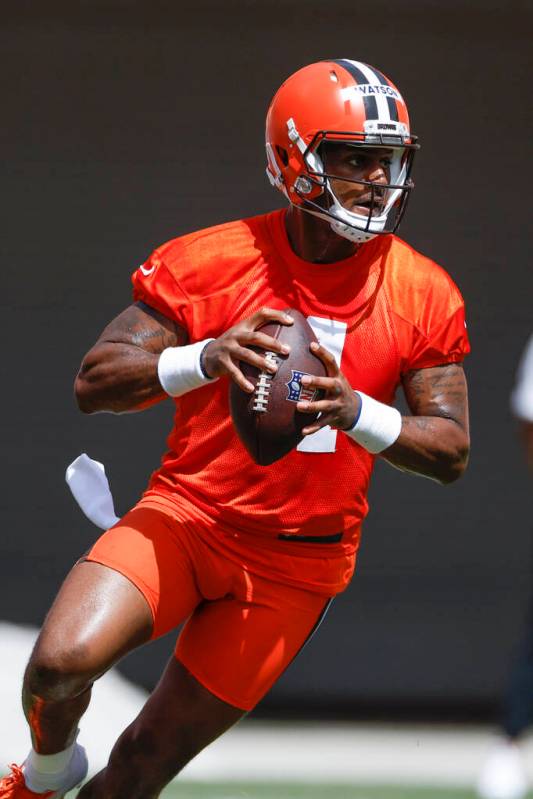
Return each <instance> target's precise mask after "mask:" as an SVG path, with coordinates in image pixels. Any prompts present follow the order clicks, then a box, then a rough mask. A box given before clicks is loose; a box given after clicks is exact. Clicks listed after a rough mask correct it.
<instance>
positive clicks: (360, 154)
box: [321, 142, 393, 216]
mask: <svg viewBox="0 0 533 799" xmlns="http://www.w3.org/2000/svg"><path fill="white" fill-rule="evenodd" d="M321 155H322V159H323V162H324V169H325V172H326V173H327V174H328V175H330V176H333V175H335V177H334V178H333V177H331V178H330V186H331V188H332V191H333V193H334V194H335V196H336V197H337V199H338V200H339V202H340V203H341V205H342V206H343V207H344V208H345V209H346V210H347V211H352V212H353V213H356V214H360V215H363V216H368V214H369V212H370V206H371V205H372V206H373V207H372V215H373V216H376V215H379V214H380V213H381V211H382V209H383V206H384V204H385V199H386V190H385V189H383V190H380V189H379V188H377V189H376V188H375V189H374V202H373V203H372V188H371V187H370V186H367V185H365V184H364V183H352V182H351V181H361V180H364V181H370V182H372V183H374V184H378V186H384V185H386V184H387V183H389V182H390V167H391V161H392V156H393V151H392V150H390V149H386V148H384V147H352V146H350V145H349V144H343V143H342V142H339V143H328V145H327V147H324V149H323V152H322V153H321Z"/></svg>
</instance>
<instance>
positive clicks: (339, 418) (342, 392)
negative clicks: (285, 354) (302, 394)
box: [296, 341, 361, 436]
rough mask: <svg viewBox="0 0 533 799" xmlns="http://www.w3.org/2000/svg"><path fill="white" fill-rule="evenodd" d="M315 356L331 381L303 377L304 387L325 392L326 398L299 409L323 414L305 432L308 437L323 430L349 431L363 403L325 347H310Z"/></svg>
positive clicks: (303, 405) (302, 403)
mask: <svg viewBox="0 0 533 799" xmlns="http://www.w3.org/2000/svg"><path fill="white" fill-rule="evenodd" d="M310 349H311V352H312V353H313V354H314V355H316V356H317V357H318V358H320V360H321V361H322V363H323V364H324V365H325V367H326V371H327V377H311V376H310V375H305V376H304V377H302V385H303V386H305V387H306V388H308V387H309V388H320V389H322V390H323V391H325V397H324V398H323V399H320V400H316V401H314V402H308V401H306V400H303V401H301V402H299V403H298V404H297V405H296V407H297V409H298V410H299V411H303V412H304V413H320V416H319V417H318V419H317V420H316V422H313V424H310V425H309V426H308V427H304V429H303V430H302V432H303V434H304V436H310V435H311V434H312V433H316V431H317V430H320V428H321V427H326V425H330V426H331V427H333V428H336V429H338V430H349V429H350V427H352V425H353V423H354V422H355V420H356V418H357V416H358V415H359V410H360V407H361V400H360V398H359V395H358V394H356V393H355V391H354V390H353V388H352V387H351V385H350V384H349V383H348V381H347V380H346V378H345V377H344V375H343V374H342V372H341V370H340V369H339V367H338V366H337V362H336V360H335V358H334V357H333V355H332V354H331V353H330V352H328V350H326V349H325V348H324V347H322V346H321V345H320V344H318V343H317V342H316V341H313V342H312V344H311V345H310Z"/></svg>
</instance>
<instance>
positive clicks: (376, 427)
mask: <svg viewBox="0 0 533 799" xmlns="http://www.w3.org/2000/svg"><path fill="white" fill-rule="evenodd" d="M355 393H356V394H358V395H359V397H360V399H361V410H360V412H359V416H358V417H357V419H356V420H355V422H354V424H353V427H351V428H350V429H349V430H345V431H344V432H345V433H346V434H347V435H349V436H350V438H353V440H354V441H357V443H358V444H360V445H361V446H362V447H364V448H365V449H366V450H368V452H371V453H372V455H377V454H378V453H379V452H383V450H384V449H387V448H388V447H390V446H391V444H394V442H395V441H396V439H397V438H398V436H399V435H400V432H401V429H402V415H401V413H400V411H398V410H397V409H396V408H391V406H390V405H385V404H384V403H383V402H378V401H377V400H375V399H372V397H369V396H368V395H367V394H363V392H362V391H356V392H355Z"/></svg>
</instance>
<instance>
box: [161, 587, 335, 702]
mask: <svg viewBox="0 0 533 799" xmlns="http://www.w3.org/2000/svg"><path fill="white" fill-rule="evenodd" d="M330 603H331V598H329V597H326V596H323V595H319V594H314V593H312V592H308V591H304V590H301V589H298V588H293V587H290V586H285V585H281V584H279V583H274V582H270V581H268V580H264V579H263V578H258V577H253V576H252V577H249V578H248V587H247V595H242V596H240V597H238V596H237V597H236V596H228V597H225V598H223V599H221V600H216V601H213V602H204V603H202V605H200V606H199V607H198V608H197V609H196V610H195V612H194V613H193V615H192V616H191V618H190V619H189V620H188V621H187V624H186V625H185V627H184V629H183V631H182V634H181V636H180V639H179V641H178V644H177V647H176V657H177V659H178V660H180V661H181V662H182V663H183V664H184V665H185V666H186V668H187V669H188V670H189V671H190V672H191V673H192V674H193V675H194V676H195V677H196V678H197V679H198V680H199V681H200V682H201V683H202V685H204V687H205V688H207V689H208V690H209V691H211V693H213V694H214V695H215V696H218V697H219V698H220V699H222V700H223V701H224V702H227V703H229V704H231V705H234V706H236V707H238V708H241V709H242V710H246V711H248V710H251V709H252V708H253V707H255V705H256V704H257V703H258V702H259V700H260V699H261V698H262V697H263V696H264V695H265V694H266V693H267V691H268V690H269V689H270V688H271V687H272V685H273V684H274V682H275V681H276V680H277V679H278V677H279V676H280V675H281V674H282V673H283V671H285V669H286V668H287V666H288V665H289V664H290V663H291V662H292V660H294V658H295V657H296V655H297V654H298V653H299V652H300V651H301V649H302V648H303V647H304V645H305V644H306V643H307V641H308V640H309V639H310V637H311V636H312V635H313V633H314V632H315V631H316V629H317V628H318V626H319V624H320V622H321V621H322V619H323V617H324V615H325V613H326V611H327V608H328V607H329V605H330Z"/></svg>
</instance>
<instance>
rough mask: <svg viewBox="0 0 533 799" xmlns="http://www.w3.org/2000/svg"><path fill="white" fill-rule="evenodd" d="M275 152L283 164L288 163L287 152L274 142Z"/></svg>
mask: <svg viewBox="0 0 533 799" xmlns="http://www.w3.org/2000/svg"><path fill="white" fill-rule="evenodd" d="M276 152H277V154H278V155H279V157H280V160H281V163H282V164H283V166H287V164H288V163H289V153H288V152H287V150H286V149H285V148H284V147H280V146H279V144H276Z"/></svg>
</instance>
